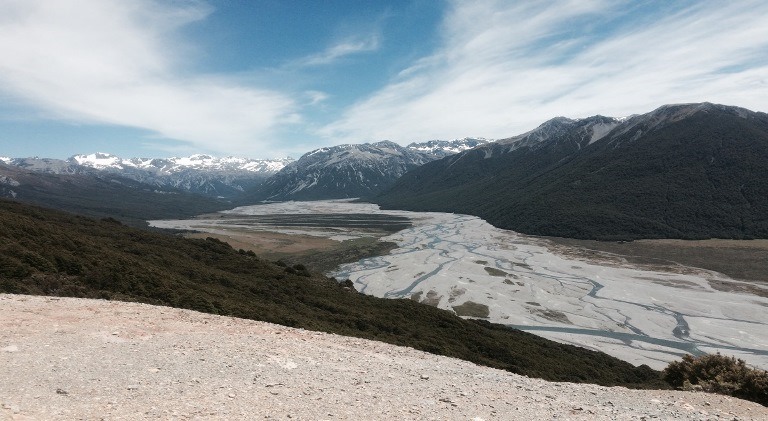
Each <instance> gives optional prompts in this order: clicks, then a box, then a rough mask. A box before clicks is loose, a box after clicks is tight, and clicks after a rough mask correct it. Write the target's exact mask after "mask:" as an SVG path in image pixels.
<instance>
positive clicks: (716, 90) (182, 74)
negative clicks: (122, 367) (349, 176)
mask: <svg viewBox="0 0 768 421" xmlns="http://www.w3.org/2000/svg"><path fill="white" fill-rule="evenodd" d="M766 98H768V2H765V1H764V0H755V1H749V0H744V1H738V0H736V1H719V0H717V1H674V2H669V1H641V0H632V1H604V0H572V1H568V0H563V1H547V0H536V1H512V0H499V1H493V0H488V1H486V0H468V1H440V0H410V1H407V0H400V1H382V0H370V1H368V0H347V1H340V0H323V1H317V0H306V1H298V0H296V1H291V0H252V1H245V0H243V1H231V0H209V1H203V0H197V1H186V0H131V1H124V0H0V156H10V157H26V156H44V157H52V158H66V157H68V156H71V155H74V154H77V153H91V152H96V151H99V152H110V153H114V154H117V155H120V156H123V157H163V156H179V155H188V154H192V153H210V154H214V155H219V156H225V155H227V156H228V155H233V156H246V157H253V158H272V157H282V156H293V157H296V158H297V157H299V156H300V155H301V154H303V153H304V152H307V151H309V150H311V149H315V148H318V147H323V146H330V145H336V144H341V143H362V142H369V141H376V140H383V139H388V140H393V141H395V142H398V143H401V144H407V143H410V142H413V141H424V140H430V139H453V138H461V137H467V136H482V137H487V138H504V137H509V136H513V135H516V134H520V133H523V132H525V131H527V130H530V129H532V128H534V127H536V126H537V125H538V124H540V123H542V122H544V121H545V120H548V119H550V118H552V117H555V116H566V117H571V118H580V117H587V116H590V115H595V114H602V115H609V116H625V115H629V114H635V113H644V112H648V111H651V110H652V109H654V108H657V107H659V106H661V105H663V104H668V103H683V102H702V101H709V102H716V103H723V104H729V105H738V106H741V107H745V108H749V109H752V110H755V111H763V112H765V111H768V104H767V101H768V100H766Z"/></svg>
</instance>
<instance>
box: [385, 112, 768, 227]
mask: <svg viewBox="0 0 768 421" xmlns="http://www.w3.org/2000/svg"><path fill="white" fill-rule="evenodd" d="M375 201H376V202H377V203H379V204H381V205H383V206H384V207H387V208H397V209H408V210H418V211H446V212H457V213H466V214H472V215H477V216H480V217H481V218H483V219H485V220H487V221H488V222H490V223H491V224H493V225H495V226H497V227H500V228H506V229H512V230H515V231H519V232H523V233H526V234H535V235H548V236H556V237H570V238H582V239H599V240H622V239H623V240H628V239H638V238H683V239H703V238H712V237H716V238H734V239H746V238H768V115H766V114H764V113H755V112H751V111H749V110H745V109H742V108H736V107H728V106H722V105H715V104H708V103H704V104H685V105H671V106H665V107H661V108H659V109H657V110H655V111H653V112H651V113H648V114H644V115H639V116H635V117H632V118H629V119H627V120H624V121H621V120H617V119H609V118H607V117H600V116H596V117H590V118H588V119H581V120H569V119H565V118H557V119H553V120H551V121H549V122H547V123H545V124H543V125H542V126H540V127H539V128H537V129H536V130H534V131H532V132H530V133H527V134H525V135H521V136H517V137H515V138H511V139H507V140H505V141H500V142H498V143H496V144H489V145H485V146H482V147H480V148H476V149H474V150H471V151H467V152H463V153H461V154H458V155H455V156H452V157H448V158H445V159H442V160H439V161H434V162H431V163H428V164H425V165H424V166H422V167H419V168H416V169H414V170H412V171H410V172H409V173H407V174H405V175H404V176H403V177H401V178H400V179H399V180H398V182H397V183H396V185H395V186H394V187H393V188H392V189H391V190H389V191H388V192H386V193H385V194H383V195H382V196H380V197H378V198H377V199H376V200H375Z"/></svg>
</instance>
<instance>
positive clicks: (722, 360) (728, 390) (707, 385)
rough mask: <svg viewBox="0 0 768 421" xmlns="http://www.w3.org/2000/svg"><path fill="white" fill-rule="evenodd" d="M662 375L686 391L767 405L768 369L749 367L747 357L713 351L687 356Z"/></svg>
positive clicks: (671, 364)
mask: <svg viewBox="0 0 768 421" xmlns="http://www.w3.org/2000/svg"><path fill="white" fill-rule="evenodd" d="M662 377H663V378H664V380H666V381H667V382H668V383H669V384H670V385H672V386H674V387H677V388H680V389H683V390H703V391H705V392H714V393H720V394H724V395H731V396H735V397H737V398H742V399H747V400H750V401H753V402H757V403H759V404H761V405H765V406H768V372H766V371H764V370H759V369H754V368H750V367H748V366H747V365H746V363H745V362H744V360H741V359H736V358H734V357H726V356H724V355H720V353H717V354H710V355H703V356H700V357H693V356H692V355H686V356H684V357H683V359H682V361H675V362H672V363H670V364H669V366H667V368H665V369H664V371H663V372H662Z"/></svg>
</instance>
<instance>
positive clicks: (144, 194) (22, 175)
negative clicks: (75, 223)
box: [0, 159, 231, 226]
mask: <svg viewBox="0 0 768 421" xmlns="http://www.w3.org/2000/svg"><path fill="white" fill-rule="evenodd" d="M45 161H46V160H39V159H38V160H34V161H32V163H31V164H34V165H37V164H41V163H42V164H46V165H47V164H51V165H56V171H55V172H54V171H48V172H45V171H40V170H39V169H37V168H36V169H28V168H25V167H22V166H16V165H8V164H6V163H5V162H6V161H5V160H3V162H0V198H7V199H13V200H18V201H21V202H26V203H34V204H37V205H39V206H45V207H48V208H52V209H60V210H65V211H68V212H72V213H77V214H81V215H88V216H91V217H97V218H104V217H111V218H116V219H119V220H121V221H123V222H126V223H128V224H131V225H136V226H144V225H145V224H146V223H145V222H144V221H146V220H148V219H164V218H183V217H190V216H193V215H198V214H201V213H207V212H214V211H218V210H224V209H227V208H229V207H231V204H229V203H227V202H224V201H221V200H217V199H215V198H212V197H207V196H202V195H198V194H194V193H190V192H186V191H182V190H179V189H176V188H172V187H159V186H154V185H150V184H146V183H142V182H140V181H136V180H134V179H131V178H127V177H123V176H121V175H119V174H117V173H112V172H106V171H99V170H96V169H93V168H88V167H82V166H71V167H66V166H65V167H66V168H62V167H60V166H58V164H61V163H62V162H64V161H61V160H54V161H52V160H48V161H52V162H47V163H46V162H45ZM30 166H32V165H30Z"/></svg>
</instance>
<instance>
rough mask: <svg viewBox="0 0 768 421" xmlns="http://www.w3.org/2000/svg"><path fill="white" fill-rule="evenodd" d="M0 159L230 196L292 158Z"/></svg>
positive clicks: (24, 165) (41, 169)
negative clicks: (106, 174) (110, 175)
mask: <svg viewBox="0 0 768 421" xmlns="http://www.w3.org/2000/svg"><path fill="white" fill-rule="evenodd" d="M0 161H2V162H4V163H6V164H9V165H13V166H17V167H21V168H24V169H28V170H32V171H38V172H45V173H53V174H86V175H96V174H104V173H109V174H112V175H118V176H121V177H125V178H129V179H132V180H135V181H138V182H141V183H145V184H149V185H152V186H156V187H161V188H175V189H180V190H183V191H187V192H190V193H197V194H202V195H205V196H211V197H218V198H225V199H230V198H232V197H235V196H237V195H239V194H242V193H243V192H245V191H248V190H250V189H253V188H254V187H256V186H258V185H259V184H261V183H262V182H263V181H264V180H266V179H267V178H268V177H270V176H272V175H274V174H275V173H277V172H278V171H280V170H281V169H282V168H283V167H285V165H287V164H288V163H290V162H292V161H293V160H292V159H291V158H283V159H250V158H236V157H226V158H216V157H212V156H210V155H201V154H198V155H192V156H189V157H174V158H129V159H124V158H120V157H117V156H115V155H110V154H107V153H93V154H88V155H74V156H72V157H70V158H68V159H66V160H58V159H49V158H37V157H35V158H0ZM94 170H96V172H94Z"/></svg>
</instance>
